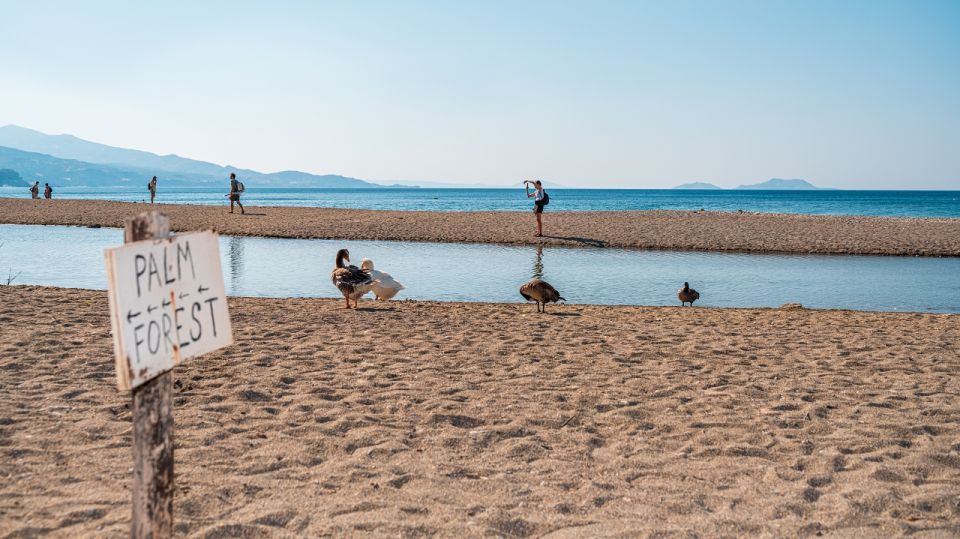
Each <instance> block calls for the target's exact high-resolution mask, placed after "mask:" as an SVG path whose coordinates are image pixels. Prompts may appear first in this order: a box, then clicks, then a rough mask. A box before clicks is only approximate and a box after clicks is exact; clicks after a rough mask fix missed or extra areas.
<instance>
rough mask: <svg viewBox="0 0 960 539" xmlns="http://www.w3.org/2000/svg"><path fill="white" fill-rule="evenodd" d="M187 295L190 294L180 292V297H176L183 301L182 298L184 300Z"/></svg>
mask: <svg viewBox="0 0 960 539" xmlns="http://www.w3.org/2000/svg"><path fill="white" fill-rule="evenodd" d="M189 295H190V294H189V293H187V292H180V295H179V296H177V297H179V298H180V299H183V298H185V297H187V296H189Z"/></svg>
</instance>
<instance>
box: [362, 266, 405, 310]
mask: <svg viewBox="0 0 960 539" xmlns="http://www.w3.org/2000/svg"><path fill="white" fill-rule="evenodd" d="M360 269H362V270H363V271H365V272H367V273H369V274H370V278H372V279H373V288H372V290H373V294H374V295H375V296H377V299H378V300H381V301H387V300H389V299H392V298H393V296H396V295H397V292H399V291H401V290H403V289H404V286H403V285H402V284H400V283H398V282H397V281H396V280H395V279H394V278H393V277H391V276H390V274H389V273H384V272H382V271H379V270H375V269H373V260H370V259H369V258H364V259H363V261H362V262H360Z"/></svg>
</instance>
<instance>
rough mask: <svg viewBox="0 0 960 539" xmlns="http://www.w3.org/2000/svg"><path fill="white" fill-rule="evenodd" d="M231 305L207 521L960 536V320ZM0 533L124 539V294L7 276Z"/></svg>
mask: <svg viewBox="0 0 960 539" xmlns="http://www.w3.org/2000/svg"><path fill="white" fill-rule="evenodd" d="M341 303H342V302H339V301H334V300H323V299H279V300H278V299H249V298H231V299H230V309H231V314H232V319H233V324H234V328H235V338H236V344H235V345H234V346H232V347H230V348H227V349H224V350H221V351H218V352H215V353H212V354H210V355H207V356H204V357H201V358H196V359H193V360H188V361H187V362H185V363H184V364H183V365H182V366H181V367H179V368H178V369H177V371H176V379H177V382H176V385H175V387H176V389H175V421H176V431H175V440H176V476H177V478H176V482H177V490H176V501H175V512H176V526H177V528H176V529H177V532H178V534H179V535H182V536H190V537H240V536H242V537H288V536H289V537H299V536H304V537H316V536H321V535H325V534H330V535H336V536H345V535H346V536H354V535H370V536H376V537H380V536H390V537H397V536H402V537H429V536H432V535H435V536H440V537H466V536H472V537H476V536H506V537H527V536H543V537H584V536H611V535H614V536H624V535H625V536H637V535H646V534H651V535H654V534H655V535H656V536H657V537H688V536H689V535H690V534H691V533H693V534H697V535H700V536H710V537H712V536H721V535H726V536H744V535H759V536H779V537H784V536H816V535H819V534H824V535H831V534H838V535H840V536H871V537H877V536H894V535H908V534H916V536H918V537H945V536H956V535H957V534H960V378H958V377H957V374H956V373H957V372H958V370H960V356H958V348H957V347H958V342H960V316H957V315H931V314H909V313H865V312H849V311H809V310H803V309H796V310H793V309H790V310H771V309H703V308H680V307H659V308H653V307H646V308H644V307H601V306H584V305H562V306H554V305H551V306H550V307H549V311H548V313H547V314H545V315H538V314H537V313H536V312H535V309H534V307H533V305H513V304H456V303H426V302H391V303H386V304H378V303H376V302H372V301H361V303H360V305H361V309H360V310H357V311H353V310H351V311H346V310H344V309H342V305H341ZM0 328H2V331H0V478H2V481H0V537H5V536H13V537H29V536H34V535H40V534H45V533H47V532H50V536H53V537H125V536H127V534H128V525H129V517H130V507H129V500H130V491H129V487H130V481H131V466H132V457H131V448H130V411H129V408H128V404H129V397H128V396H126V395H124V394H121V393H119V392H118V391H117V389H116V386H115V378H114V363H113V357H112V347H111V342H110V324H109V319H108V314H107V297H106V293H104V292H94V291H84V290H67V289H56V288H41V287H23V286H13V287H2V286H0Z"/></svg>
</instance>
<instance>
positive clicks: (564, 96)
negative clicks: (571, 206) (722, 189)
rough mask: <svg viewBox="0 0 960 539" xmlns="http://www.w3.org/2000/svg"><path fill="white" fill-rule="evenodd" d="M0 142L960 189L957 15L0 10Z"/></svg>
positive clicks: (737, 6) (955, 6) (456, 173)
mask: <svg viewBox="0 0 960 539" xmlns="http://www.w3.org/2000/svg"><path fill="white" fill-rule="evenodd" d="M0 20H2V23H0V125H2V124H8V123H15V124H18V125H22V126H24V127H30V128H33V129H38V130H41V131H44V132H47V133H70V134H74V135H77V136H79V137H81V138H86V139H90V140H94V141H97V142H103V143H107V144H111V145H115V146H124V147H132V148H138V149H144V150H149V151H152V152H156V153H161V154H165V153H176V154H178V155H182V156H187V157H193V158H197V159H203V160H207V161H214V162H217V163H220V164H231V165H235V166H242V167H249V168H254V169H258V170H264V171H273V170H283V169H300V170H306V171H310V172H315V173H337V174H344V175H349V176H355V177H360V178H364V179H371V180H376V181H389V180H427V181H438V182H450V183H488V184H514V185H517V184H519V181H520V180H521V179H522V178H529V177H537V178H544V179H547V180H552V181H554V182H559V183H562V184H568V185H577V186H597V187H638V188H643V187H670V186H673V185H675V184H678V183H682V182H689V181H710V182H714V183H717V184H720V185H724V186H733V185H737V184H740V183H753V182H757V181H762V180H766V179H768V178H770V177H785V178H805V179H808V180H810V181H812V182H814V183H816V184H819V185H823V186H833V187H845V188H954V189H958V188H960V1H952V0H950V1H925V0H916V1H908V0H903V1H897V2H889V1H883V0H870V1H855V0H843V1H799V0H798V1H793V2H787V1H779V0H760V1H712V0H711V1H704V2H693V1H677V2H672V1H671V2H667V1H658V2H641V1H632V2H612V1H609V2H608V1H600V2H596V1H584V2H560V1H557V2H553V1H546V2H512V1H510V2H508V1H504V2H496V1H489V2H441V1H437V2H400V1H396V2H330V3H326V2H306V1H304V2H213V1H202V2H200V1H198V2H156V3H153V4H152V5H150V6H147V5H145V3H143V2H130V1H126V0H124V1H117V2H108V1H97V2H46V1H42V0H31V1H29V2H24V1H13V0H10V1H8V0H0Z"/></svg>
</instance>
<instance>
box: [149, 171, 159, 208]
mask: <svg viewBox="0 0 960 539" xmlns="http://www.w3.org/2000/svg"><path fill="white" fill-rule="evenodd" d="M147 189H148V190H149V191H150V203H151V204H153V199H155V198H157V177H156V176H154V177H153V179H152V180H150V181H149V182H147Z"/></svg>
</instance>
